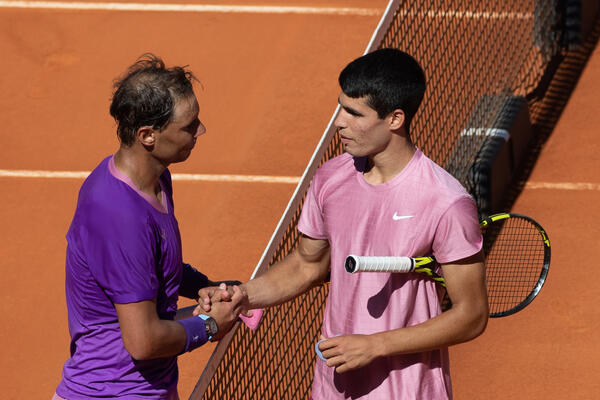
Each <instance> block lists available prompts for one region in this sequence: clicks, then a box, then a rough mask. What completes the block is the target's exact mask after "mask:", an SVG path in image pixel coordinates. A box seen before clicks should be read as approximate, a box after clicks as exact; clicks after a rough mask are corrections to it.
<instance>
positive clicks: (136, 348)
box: [115, 299, 159, 358]
mask: <svg viewBox="0 0 600 400" xmlns="http://www.w3.org/2000/svg"><path fill="white" fill-rule="evenodd" d="M115 309H116V310H117V317H118V318H119V326H120V328H121V336H122V338H123V344H124V345H125V348H126V349H127V351H128V352H129V353H130V354H131V355H132V356H134V358H136V357H135V355H136V354H141V353H144V352H147V351H148V349H149V347H151V346H152V344H151V341H150V340H149V335H148V333H149V332H152V329H153V327H154V324H156V323H157V322H158V321H159V318H158V314H157V313H156V299H152V300H144V301H138V302H134V303H126V304H115Z"/></svg>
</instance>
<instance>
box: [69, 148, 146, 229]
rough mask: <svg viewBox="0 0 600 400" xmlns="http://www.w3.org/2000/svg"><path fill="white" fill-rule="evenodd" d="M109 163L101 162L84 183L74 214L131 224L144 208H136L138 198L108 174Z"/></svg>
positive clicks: (138, 201)
mask: <svg viewBox="0 0 600 400" xmlns="http://www.w3.org/2000/svg"><path fill="white" fill-rule="evenodd" d="M109 162H110V157H107V158H105V159H104V160H102V161H101V162H100V164H98V166H97V167H96V168H94V170H93V171H92V173H91V174H90V175H89V176H88V177H87V179H86V180H85V181H84V183H83V185H82V186H81V189H80V190H79V198H78V201H77V211H76V212H77V213H79V214H84V215H86V216H87V219H88V220H89V221H102V220H107V221H109V220H110V221H115V222H119V223H134V222H135V221H136V220H138V219H139V217H140V214H142V213H143V210H144V207H140V198H139V196H138V195H137V194H136V193H135V192H134V191H132V190H129V189H128V188H127V187H126V184H125V183H123V182H121V181H120V180H118V179H117V178H115V177H114V176H113V175H112V174H111V172H110V168H109ZM145 219H146V218H145V217H143V218H142V220H145Z"/></svg>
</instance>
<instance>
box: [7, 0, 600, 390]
mask: <svg viewBox="0 0 600 400" xmlns="http://www.w3.org/2000/svg"><path fill="white" fill-rule="evenodd" d="M9 3H10V2H6V1H0V6H1V7H0V53H1V54H3V57H2V58H3V62H2V65H1V66H0V69H1V71H2V74H1V76H2V78H1V79H0V82H1V84H0V87H1V88H2V92H3V96H1V97H0V109H1V110H2V111H1V115H2V121H3V127H2V139H3V142H4V145H3V146H2V148H1V149H0V155H1V157H0V183H1V184H2V186H3V187H4V190H3V193H4V198H5V200H6V204H5V206H4V207H2V210H1V211H0V219H1V220H2V221H3V227H4V238H3V240H2V242H1V243H2V244H1V245H0V246H1V247H0V254H2V260H1V261H0V268H1V273H2V279H0V299H1V301H0V310H1V312H2V315H4V316H5V320H4V322H3V324H2V328H0V340H1V343H2V348H3V352H2V354H3V356H2V360H1V361H0V375H1V376H2V378H1V381H2V387H3V390H2V392H3V395H2V397H3V398H5V399H50V398H51V397H52V394H53V393H54V390H55V388H56V385H57V384H58V382H59V380H60V374H61V369H62V365H63V363H64V361H65V360H66V359H67V358H68V355H69V335H68V328H67V312H66V304H65V295H64V279H65V272H64V255H65V249H66V240H65V234H66V232H67V229H68V226H69V223H70V221H71V217H72V215H73V212H74V209H75V204H76V200H77V192H78V190H79V187H80V185H81V183H82V182H83V179H84V177H85V175H86V173H87V172H89V171H91V170H92V169H93V168H94V167H95V166H96V165H97V164H98V163H99V162H100V161H101V160H102V159H103V158H104V157H105V156H107V155H109V154H111V153H113V152H114V151H115V150H116V149H117V147H118V141H117V138H116V135H115V124H114V122H113V121H112V120H111V118H110V116H109V114H108V107H109V104H110V97H111V90H112V88H111V84H112V81H113V79H114V78H116V77H117V76H119V75H120V74H121V73H122V72H123V71H124V70H125V68H126V67H127V66H128V65H130V64H131V63H133V62H134V61H135V60H136V58H137V57H138V56H140V55H141V54H142V53H145V52H153V53H155V54H157V55H159V56H161V57H162V58H164V60H165V61H166V62H167V64H168V65H189V68H190V69H191V70H192V71H193V72H194V73H195V75H196V76H197V77H198V78H199V79H200V81H201V83H202V85H201V86H199V87H197V89H196V94H197V96H198V99H199V102H200V119H201V120H202V121H203V123H204V124H205V125H206V127H207V134H206V135H204V136H202V137H200V138H199V141H198V143H197V145H196V148H195V150H194V153H193V154H192V156H191V157H190V159H189V160H188V161H187V162H185V163H183V164H180V165H173V166H172V167H171V171H172V172H173V173H175V174H181V175H179V176H178V177H177V178H176V179H175V180H174V192H175V195H174V200H175V205H176V213H177V218H178V220H179V225H180V229H181V235H182V240H183V251H184V259H185V260H186V261H187V262H189V263H191V264H192V265H194V266H196V267H197V268H198V269H200V270H201V271H203V272H204V273H205V274H207V275H208V276H209V277H210V278H211V279H214V280H220V279H238V280H241V281H244V280H247V279H248V278H250V276H251V274H252V271H253V270H254V268H255V266H256V264H257V262H258V261H259V258H260V256H261V254H262V252H263V250H264V248H265V246H266V244H267V243H268V241H269V238H270V237H271V234H272V233H273V230H274V228H275V226H276V225H277V223H278V221H279V219H280V217H281V215H282V213H283V211H284V210H285V207H286V205H287V203H288V200H289V198H290V196H291V195H292V193H293V191H294V189H295V185H296V182H297V181H298V178H299V177H300V176H301V175H302V173H303V171H304V168H305V167H306V165H307V163H308V161H309V159H310V156H311V154H312V152H313V150H314V148H315V146H316V145H317V143H318V141H319V138H320V137H321V134H322V133H323V130H324V129H325V127H326V125H327V122H328V121H329V119H330V118H331V115H332V112H333V111H334V109H335V106H336V103H337V96H338V90H339V89H338V86H337V75H338V73H339V71H340V70H341V68H343V66H345V65H346V63H347V62H348V61H350V60H351V59H353V58H355V57H357V56H359V55H361V54H362V53H363V51H364V49H365V48H366V46H367V44H368V41H369V39H370V37H371V34H372V32H373V30H374V29H375V27H376V26H377V23H378V22H379V19H380V17H381V15H382V13H383V11H384V9H385V6H386V4H387V1H385V0H371V1H367V0H345V1H344V0H327V1H319V2H317V1H310V0H295V1H293V4H288V2H284V1H274V0H271V1H268V2H262V3H263V4H261V5H268V6H272V7H271V8H268V9H266V10H265V9H262V10H254V9H244V8H240V6H250V5H256V2H255V1H250V0H237V1H233V0H226V1H219V2H218V4H219V6H223V8H220V9H219V8H217V9H210V10H207V9H202V8H198V9H195V10H190V9H185V7H183V8H179V9H177V8H173V9H168V10H167V9H159V10H142V9H108V8H106V7H105V8H102V7H98V8H97V9H84V8H77V7H72V8H68V7H67V8H56V7H55V8H52V7H50V8H48V7H41V6H40V7H31V8H30V7H25V8H24V7H21V6H16V5H14V4H12V5H11V4H9ZM177 3H178V4H180V5H181V4H184V3H187V4H191V2H187V1H181V2H177ZM215 3H216V2H215ZM265 3H267V4H265ZM72 4H76V3H72ZM95 4H103V3H100V2H97V3H95ZM121 4H125V3H124V2H121ZM165 4H171V5H172V4H173V3H171V2H165ZM194 4H196V3H194ZM292 5H293V6H297V7H304V9H303V10H304V11H303V12H296V11H294V10H290V9H285V8H284V7H283V6H292ZM226 6H232V7H230V8H228V7H226ZM309 9H310V10H313V11H310V12H309V11H307V10H309ZM242 10H243V11H242ZM597 31H598V27H597V24H596V28H595V29H594V30H593V32H592V33H591V35H593V34H594V32H597ZM596 34H597V33H596ZM588 53H589V59H587V58H586V59H585V60H583V61H582V64H583V65H584V67H583V70H582V72H581V75H580V76H579V77H578V78H577V79H576V84H575V85H574V90H573V92H572V94H571V96H570V98H569V99H568V102H566V105H565V106H564V108H561V109H560V111H559V112H560V115H559V116H557V119H558V122H557V123H556V125H555V126H554V127H553V129H552V131H551V134H550V135H549V137H548V138H547V140H545V141H544V143H543V145H542V148H541V151H540V153H539V157H538V158H537V160H536V161H535V165H534V166H533V169H532V171H531V174H530V175H529V176H528V180H527V183H526V185H525V186H524V188H523V190H522V191H521V192H520V194H519V195H518V197H516V201H515V202H514V205H513V206H512V209H511V210H506V211H514V212H519V213H522V214H527V215H530V216H533V217H534V218H535V219H536V220H538V221H539V222H540V223H542V224H543V226H544V227H545V228H546V230H547V231H548V233H549V237H550V240H551V243H552V264H551V267H550V273H549V276H548V281H547V282H546V285H545V286H544V288H543V290H542V292H541V294H540V295H539V296H538V298H537V299H536V300H535V301H534V302H533V303H532V304H531V305H530V306H529V307H527V308H526V309H525V310H524V311H522V312H520V313H518V314H516V315H513V316H510V317H507V318H501V319H494V320H491V321H490V323H489V325H488V328H487V330H486V332H485V333H484V335H483V336H481V337H480V338H478V339H476V340H475V341H473V342H470V343H467V344H463V345H459V346H456V347H454V348H452V349H451V360H452V376H453V385H454V393H455V398H456V399H459V400H460V399H507V398H512V399H590V398H593V397H594V396H596V395H597V393H600V380H599V379H598V374H597V372H596V370H595V368H594V367H595V364H596V360H597V359H598V357H600V341H599V340H598V337H597V336H598V335H597V331H598V330H599V329H600V312H599V311H598V310H596V309H594V308H593V307H590V306H589V305H590V304H593V299H594V298H595V295H597V294H598V289H596V287H595V285H594V284H593V283H592V282H593V277H592V276H590V277H587V276H586V275H585V274H584V272H583V271H585V269H584V268H588V267H589V266H590V265H589V263H588V262H585V263H583V268H580V267H578V266H579V264H581V263H580V260H582V259H583V258H584V257H585V258H587V257H590V258H591V259H592V260H593V259H595V258H597V257H600V247H599V246H598V245H597V239H596V238H597V237H598V234H600V232H599V228H597V227H596V225H595V223H594V222H593V221H594V220H595V218H598V217H600V207H599V206H598V204H600V175H599V171H600V156H599V155H598V154H599V153H600V140H599V139H598V137H597V131H598V126H600V112H598V110H600V96H598V88H599V87H600V50H599V49H597V48H596V47H595V43H592V44H591V45H590V48H589V52H588ZM592 267H593V266H592ZM191 304H192V303H191V302H186V301H185V300H182V301H181V306H187V305H191ZM315 341H316V338H315ZM214 346H215V345H214V344H208V345H205V346H204V347H202V348H201V349H198V350H196V351H195V352H193V353H190V354H186V355H184V356H181V357H180V358H179V365H180V384H179V391H180V396H181V398H182V399H187V398H188V397H189V395H190V393H191V392H192V390H193V388H194V385H195V384H196V382H197V380H198V378H199V377H200V375H201V373H202V371H203V368H204V366H205V364H206V362H207V360H208V358H209V357H210V354H211V352H212V351H213V349H214Z"/></svg>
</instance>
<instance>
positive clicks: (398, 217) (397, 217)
mask: <svg viewBox="0 0 600 400" xmlns="http://www.w3.org/2000/svg"><path fill="white" fill-rule="evenodd" d="M412 217H414V215H397V214H396V213H394V216H393V217H392V218H393V219H394V221H398V220H399V219H408V218H412Z"/></svg>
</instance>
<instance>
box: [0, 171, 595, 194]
mask: <svg viewBox="0 0 600 400" xmlns="http://www.w3.org/2000/svg"><path fill="white" fill-rule="evenodd" d="M90 173H91V171H45V170H23V169H0V178H42V179H85V178H87V177H88V175H89V174H90ZM300 178H301V177H299V176H276V175H236V174H189V173H172V174H171V179H172V180H174V181H182V182H192V181H198V182H245V183H285V184H297V183H298V182H300ZM525 189H528V190H541V189H547V190H567V191H577V190H579V191H600V183H592V182H536V181H533V182H527V183H526V184H525Z"/></svg>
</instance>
